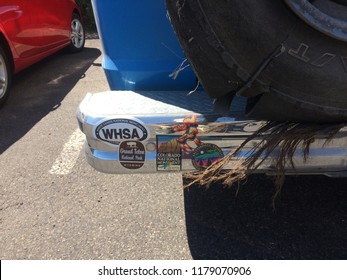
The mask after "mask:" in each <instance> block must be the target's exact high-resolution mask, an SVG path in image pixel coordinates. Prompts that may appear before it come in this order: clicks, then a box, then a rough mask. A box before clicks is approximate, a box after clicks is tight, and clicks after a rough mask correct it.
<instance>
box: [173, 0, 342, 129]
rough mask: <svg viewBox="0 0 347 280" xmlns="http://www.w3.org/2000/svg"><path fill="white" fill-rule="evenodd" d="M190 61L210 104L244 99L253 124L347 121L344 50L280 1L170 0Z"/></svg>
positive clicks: (174, 20) (182, 44) (176, 26)
mask: <svg viewBox="0 0 347 280" xmlns="http://www.w3.org/2000/svg"><path fill="white" fill-rule="evenodd" d="M166 5H167V9H168V12H169V15H170V19H171V22H172V25H173V27H174V29H175V32H176V34H177V37H178V39H179V41H180V44H181V47H182V48H183V50H184V52H185V54H186V56H187V58H188V60H189V61H190V63H191V65H192V67H193V69H194V71H195V73H196V75H197V76H198V78H199V80H200V82H201V84H202V85H203V86H204V88H205V90H206V91H207V93H208V94H209V95H210V96H211V97H213V98H220V97H222V96H225V95H226V94H234V93H235V92H236V91H238V90H239V89H240V87H242V85H244V84H245V83H246V82H247V81H249V79H250V78H251V77H252V76H253V75H254V73H256V72H257V69H259V67H260V66H261V65H262V64H263V63H264V61H266V59H268V58H269V57H270V56H271V54H273V53H274V51H275V50H276V49H278V48H279V47H280V46H283V47H284V49H283V50H284V52H283V54H281V55H279V56H278V57H276V58H274V59H273V60H272V61H271V63H270V64H269V65H268V66H267V67H266V68H265V70H264V71H262V72H261V73H260V75H259V76H257V78H256V80H255V81H254V82H253V83H252V84H251V85H250V87H249V88H248V89H247V90H246V91H244V92H243V95H244V96H246V97H248V98H249V102H248V106H247V109H248V111H247V113H248V115H249V117H252V118H255V119H267V120H284V121H300V122H340V121H346V120H347V43H346V42H343V41H339V40H337V39H334V38H331V37H329V36H327V35H324V34H323V33H320V32H319V31H317V30H315V29H314V28H312V27H310V26H309V25H308V24H306V23H305V22H304V21H302V20H301V19H299V18H298V17H297V16H296V15H295V14H294V13H293V12H292V11H291V10H290V9H289V8H288V6H287V5H286V4H285V3H284V2H283V1H278V0H257V1H255V0H242V1H241V0H214V1H211V0H166Z"/></svg>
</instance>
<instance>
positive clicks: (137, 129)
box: [95, 119, 149, 144]
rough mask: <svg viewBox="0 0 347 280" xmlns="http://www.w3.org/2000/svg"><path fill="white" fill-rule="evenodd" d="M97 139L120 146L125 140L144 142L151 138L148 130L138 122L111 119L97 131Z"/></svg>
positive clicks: (103, 123)
mask: <svg viewBox="0 0 347 280" xmlns="http://www.w3.org/2000/svg"><path fill="white" fill-rule="evenodd" d="M95 136H96V138H98V139H100V140H102V141H105V142H108V143H111V144H119V143H120V142H122V141H124V140H133V141H144V140H146V139H147V138H148V137H149V133H148V130H147V128H146V127H145V126H144V125H143V124H141V123H140V122H139V121H137V120H132V119H111V120H105V121H103V122H102V123H101V124H99V125H98V126H97V127H96V129H95Z"/></svg>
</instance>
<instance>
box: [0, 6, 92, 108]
mask: <svg viewBox="0 0 347 280" xmlns="http://www.w3.org/2000/svg"><path fill="white" fill-rule="evenodd" d="M84 42H85V34H84V29H83V25H82V15H81V11H80V9H79V7H78V6H77V4H76V3H75V1H74V0H30V1H28V0H1V2H0V106H1V105H3V104H4V102H5V101H6V99H7V97H8V95H9V89H10V85H11V80H12V76H13V75H14V74H16V73H17V72H19V71H21V70H22V69H24V68H26V67H28V66H30V65H32V64H34V63H35V62H37V61H39V60H41V59H43V58H45V57H47V56H48V55H51V54H52V53H54V52H57V51H58V50H61V49H63V48H66V47H67V48H68V49H69V50H70V51H72V52H78V51H81V50H82V49H83V47H84Z"/></svg>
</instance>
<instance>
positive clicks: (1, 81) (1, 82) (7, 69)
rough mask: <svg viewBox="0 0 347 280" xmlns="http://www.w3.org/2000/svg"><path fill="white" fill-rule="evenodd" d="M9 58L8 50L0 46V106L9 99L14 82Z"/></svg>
mask: <svg viewBox="0 0 347 280" xmlns="http://www.w3.org/2000/svg"><path fill="white" fill-rule="evenodd" d="M8 59H9V58H8V56H7V55H6V52H5V51H4V50H3V48H2V47H1V46H0V67H1V70H0V107H1V106H2V105H4V103H5V102H6V100H7V98H8V96H9V94H10V88H11V83H12V68H11V64H10V63H9V60H8Z"/></svg>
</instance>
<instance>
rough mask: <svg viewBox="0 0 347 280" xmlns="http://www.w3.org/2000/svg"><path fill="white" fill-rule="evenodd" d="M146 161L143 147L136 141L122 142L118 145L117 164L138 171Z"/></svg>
mask: <svg viewBox="0 0 347 280" xmlns="http://www.w3.org/2000/svg"><path fill="white" fill-rule="evenodd" d="M145 160H146V151H145V147H144V146H143V144H142V143H141V142H138V141H124V142H122V143H121V144H120V145H119V162H120V163H121V165H122V166H123V167H125V168H127V169H139V168H141V167H142V166H143V165H144V163H145Z"/></svg>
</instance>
